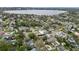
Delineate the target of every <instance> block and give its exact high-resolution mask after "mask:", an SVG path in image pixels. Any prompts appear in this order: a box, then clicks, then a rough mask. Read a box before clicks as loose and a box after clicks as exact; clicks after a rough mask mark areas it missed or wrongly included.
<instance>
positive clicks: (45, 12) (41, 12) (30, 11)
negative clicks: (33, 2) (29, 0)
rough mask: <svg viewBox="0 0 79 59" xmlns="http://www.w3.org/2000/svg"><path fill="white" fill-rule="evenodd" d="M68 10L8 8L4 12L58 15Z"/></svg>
mask: <svg viewBox="0 0 79 59" xmlns="http://www.w3.org/2000/svg"><path fill="white" fill-rule="evenodd" d="M65 12H67V11H62V10H8V11H4V13H10V14H35V15H57V14H60V13H65Z"/></svg>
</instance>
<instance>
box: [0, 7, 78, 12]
mask: <svg viewBox="0 0 79 59" xmlns="http://www.w3.org/2000/svg"><path fill="white" fill-rule="evenodd" d="M0 10H1V11H4V10H64V11H79V7H78V8H76V7H73V8H72V7H0Z"/></svg>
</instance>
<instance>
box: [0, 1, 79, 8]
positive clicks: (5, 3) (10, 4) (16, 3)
mask: <svg viewBox="0 0 79 59" xmlns="http://www.w3.org/2000/svg"><path fill="white" fill-rule="evenodd" d="M78 6H79V0H0V7H78Z"/></svg>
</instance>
